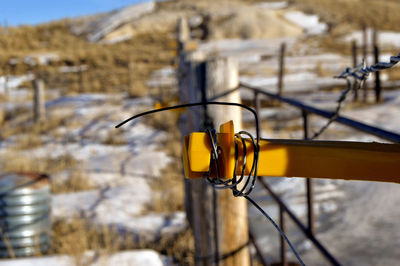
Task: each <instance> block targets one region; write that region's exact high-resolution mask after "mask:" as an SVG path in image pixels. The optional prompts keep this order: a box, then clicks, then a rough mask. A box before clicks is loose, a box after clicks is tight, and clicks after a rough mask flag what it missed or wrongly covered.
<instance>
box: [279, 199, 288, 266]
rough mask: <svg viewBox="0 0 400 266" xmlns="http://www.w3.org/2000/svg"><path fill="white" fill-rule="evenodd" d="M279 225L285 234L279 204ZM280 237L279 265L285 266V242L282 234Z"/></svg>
mask: <svg viewBox="0 0 400 266" xmlns="http://www.w3.org/2000/svg"><path fill="white" fill-rule="evenodd" d="M279 227H280V228H281V230H282V232H283V233H284V234H286V230H285V214H284V211H283V208H282V206H281V205H279ZM280 239H281V265H282V266H286V265H287V261H286V243H285V239H283V237H282V236H280Z"/></svg>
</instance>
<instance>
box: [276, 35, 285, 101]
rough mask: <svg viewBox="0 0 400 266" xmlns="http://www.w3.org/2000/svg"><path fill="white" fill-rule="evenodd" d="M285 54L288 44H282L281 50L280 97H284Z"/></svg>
mask: <svg viewBox="0 0 400 266" xmlns="http://www.w3.org/2000/svg"><path fill="white" fill-rule="evenodd" d="M285 52H286V44H285V43H282V44H281V47H280V50H279V73H278V95H279V96H282V93H283V78H284V75H285Z"/></svg>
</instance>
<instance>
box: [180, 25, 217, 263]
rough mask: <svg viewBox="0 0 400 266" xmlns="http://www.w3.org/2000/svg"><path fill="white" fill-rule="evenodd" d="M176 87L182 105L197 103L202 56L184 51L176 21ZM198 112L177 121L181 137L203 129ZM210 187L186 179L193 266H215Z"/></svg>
mask: <svg viewBox="0 0 400 266" xmlns="http://www.w3.org/2000/svg"><path fill="white" fill-rule="evenodd" d="M177 37H178V43H179V46H178V56H179V63H178V73H177V75H178V86H179V96H180V102H181V103H187V102H199V101H200V100H201V99H200V89H201V88H200V87H199V86H200V82H201V81H202V80H204V73H202V72H201V71H199V70H201V68H202V63H201V61H202V57H203V56H202V55H201V54H199V53H198V52H192V53H189V52H187V51H185V47H186V45H185V44H186V43H187V42H188V41H189V37H190V34H189V27H188V24H187V22H186V20H185V19H183V18H181V19H180V20H179V21H178V35H177ZM201 121H202V112H201V108H188V109H187V111H186V112H185V114H184V115H182V116H181V119H180V123H179V124H180V129H181V133H182V136H185V135H188V134H190V133H191V132H194V131H199V130H201V128H202V125H201ZM212 192H213V191H212V187H211V186H210V185H209V184H207V183H206V181H205V180H204V179H199V180H186V179H185V210H186V216H187V219H188V221H189V224H190V226H191V228H192V231H193V236H194V240H195V265H201V266H203V265H204V266H205V265H214V263H215V262H216V255H217V252H216V246H215V241H214V239H215V236H214V231H215V230H214V223H213V217H214V216H213V208H212V204H213V199H212V197H213V193H212Z"/></svg>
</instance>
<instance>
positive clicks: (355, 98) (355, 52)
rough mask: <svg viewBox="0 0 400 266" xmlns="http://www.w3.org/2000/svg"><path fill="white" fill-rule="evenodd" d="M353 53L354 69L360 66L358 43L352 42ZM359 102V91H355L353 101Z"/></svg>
mask: <svg viewBox="0 0 400 266" xmlns="http://www.w3.org/2000/svg"><path fill="white" fill-rule="evenodd" d="M351 53H352V57H353V67H356V66H357V64H358V58H357V41H355V40H354V41H352V43H351ZM357 100H358V90H355V91H354V98H353V101H354V102H356V101H357Z"/></svg>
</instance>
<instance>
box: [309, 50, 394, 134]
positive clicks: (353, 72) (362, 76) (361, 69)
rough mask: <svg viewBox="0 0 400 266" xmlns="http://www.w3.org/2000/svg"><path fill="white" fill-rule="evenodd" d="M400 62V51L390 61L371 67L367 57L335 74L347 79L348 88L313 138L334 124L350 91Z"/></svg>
mask: <svg viewBox="0 0 400 266" xmlns="http://www.w3.org/2000/svg"><path fill="white" fill-rule="evenodd" d="M398 62H400V53H399V54H398V55H397V56H391V57H390V61H389V62H378V63H376V64H374V65H371V66H369V67H367V66H366V63H365V59H363V62H362V63H361V64H360V65H358V66H356V67H354V68H351V67H348V68H346V69H345V70H343V72H342V73H341V74H340V75H338V76H335V77H334V78H337V79H346V81H347V88H346V89H345V90H344V91H342V93H341V94H340V97H339V99H338V100H337V106H336V109H335V111H334V113H333V115H332V116H331V118H330V119H329V120H328V122H327V123H326V124H325V125H324V126H322V127H321V128H320V129H319V130H318V131H317V132H315V133H314V135H313V136H312V137H311V139H316V138H317V137H319V136H320V135H321V134H322V133H324V132H325V130H326V129H327V128H328V127H329V126H330V124H332V122H334V121H335V120H336V119H337V118H338V117H339V112H340V110H341V108H342V104H343V102H344V101H345V100H346V98H347V95H348V94H349V93H350V92H356V91H358V90H359V89H360V88H361V87H362V86H363V85H364V83H365V82H366V80H367V78H368V76H369V74H370V73H374V72H379V71H382V70H385V69H389V68H392V67H393V66H394V65H396V64H397V63H398Z"/></svg>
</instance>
